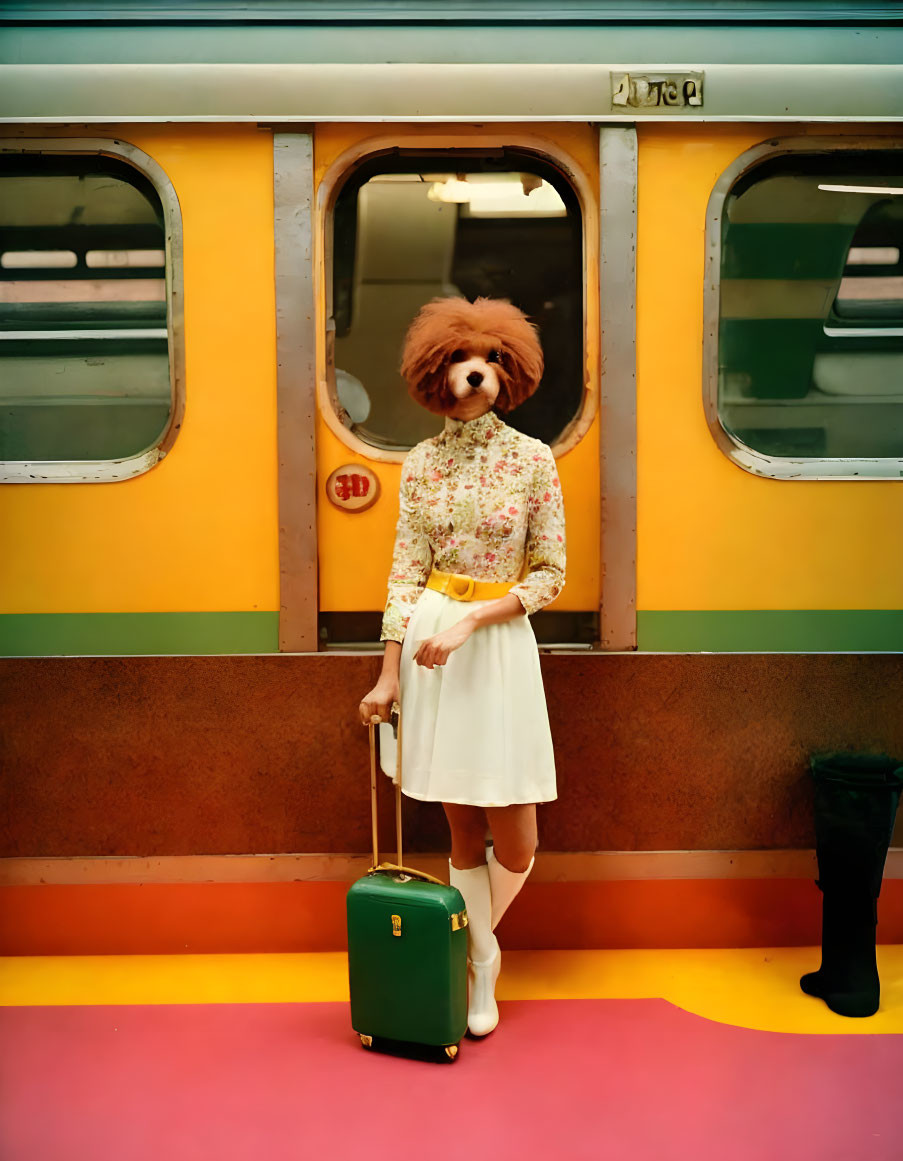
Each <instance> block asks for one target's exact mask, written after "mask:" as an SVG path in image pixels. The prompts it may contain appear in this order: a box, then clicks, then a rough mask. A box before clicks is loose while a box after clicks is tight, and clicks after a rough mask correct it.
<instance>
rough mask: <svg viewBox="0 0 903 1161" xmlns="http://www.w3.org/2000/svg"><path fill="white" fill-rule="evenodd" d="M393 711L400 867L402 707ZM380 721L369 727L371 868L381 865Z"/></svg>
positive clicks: (399, 864)
mask: <svg viewBox="0 0 903 1161" xmlns="http://www.w3.org/2000/svg"><path fill="white" fill-rule="evenodd" d="M392 711H393V713H394V714H395V715H396V719H397V723H398V725H397V731H398V732H397V743H396V751H395V778H394V782H395V848H396V863H397V865H398V866H399V867H400V866H401V865H402V858H401V855H402V850H401V768H402V767H401V709H400V707H396V706H393V707H392ZM378 724H379V723H378V722H374V721H371V722H370V723H369V726H368V729H369V732H370V824H371V827H372V830H373V866H372V867H371V868H370V869H371V870H374V869H375V868H376V867H378V866H379V865H380V862H379V820H378V810H377V802H378V785H379V776H380V768H379V741H378V739H379V731H378V729H377V726H378Z"/></svg>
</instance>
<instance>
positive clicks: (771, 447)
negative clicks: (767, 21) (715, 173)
mask: <svg viewBox="0 0 903 1161" xmlns="http://www.w3.org/2000/svg"><path fill="white" fill-rule="evenodd" d="M715 217H716V218H718V219H720V220H717V221H716V220H714V219H713V216H712V214H711V207H710V222H709V226H710V232H711V231H713V230H715V231H717V232H718V233H719V234H720V282H719V283H718V285H717V293H718V331H717V333H718V362H717V420H718V423H719V424H720V427H721V428H722V430H723V431H724V432H725V433H726V434H727V436H728V437H729V439H730V441H731V443H732V445H733V447H732V448H729V449H728V450H729V454H732V456H733V458H735V459H737V460H738V462H740V463H741V464H743V466H746V467H749V468H751V469H752V470H755V471H758V472H760V473H762V474H766V475H775V476H783V477H798V476H804V477H809V478H813V477H819V476H829V477H838V476H849V477H864V478H868V477H880V476H899V475H900V473H901V469H903V463H901V461H903V262H901V254H903V150H901V149H889V148H886V147H885V148H875V147H872V148H864V149H861V150H853V149H850V148H849V147H846V148H842V147H841V148H832V149H827V150H824V151H821V150H820V151H818V152H816V151H815V149H814V148H813V146H812V143H811V141H810V143H809V146H808V152H806V151H804V150H802V149H801V148H799V147H798V148H797V150H795V151H791V152H789V153H786V154H778V155H777V156H772V157H768V156H767V155H766V157H765V159H764V160H762V161H760V162H759V163H758V164H755V165H752V166H750V167H748V168H747V169H746V171H745V172H744V173H742V175H741V176H740V177H739V178H738V179H737V180H735V181H734V182H733V183H732V184H731V186H730V188H729V189H728V190H727V192H726V196H724V198H723V205H722V206H721V209H720V214H716V215H715ZM710 240H711V233H710Z"/></svg>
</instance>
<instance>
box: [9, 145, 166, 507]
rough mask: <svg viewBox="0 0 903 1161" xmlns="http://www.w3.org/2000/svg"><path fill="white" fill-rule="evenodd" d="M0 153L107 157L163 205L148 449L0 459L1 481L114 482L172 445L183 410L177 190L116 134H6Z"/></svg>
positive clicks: (136, 472)
mask: <svg viewBox="0 0 903 1161" xmlns="http://www.w3.org/2000/svg"><path fill="white" fill-rule="evenodd" d="M0 152H2V153H3V154H4V155H9V154H25V155H28V154H43V153H48V154H54V155H59V154H67V155H73V156H78V155H82V156H95V157H111V158H115V159H116V160H117V161H121V162H125V163H126V164H127V165H129V166H131V167H132V168H133V169H135V170H137V171H138V172H139V173H140V174H142V175H143V176H144V177H145V178H146V179H147V180H148V181H149V182H150V183H151V185H153V187H154V189H155V191H156V193H157V196H158V197H159V199H160V204H161V206H162V207H163V219H164V227H165V251H166V260H165V265H164V272H165V273H164V277H165V282H166V330H167V343H168V348H169V383H170V409H169V421H168V423H167V425H166V427H165V428H164V430H163V432H162V433H161V435H160V437H159V439H158V440H157V442H156V443H155V444H154V445H153V447H150V448H147V449H146V450H144V451H142V452H140V453H139V454H138V455H136V456H130V457H128V458H125V459H113V460H74V459H73V460H0V483H8V484H19V483H27V484H42V483H44V484H61V483H66V484H88V483H113V482H117V481H120V480H131V479H134V477H135V476H140V475H143V474H144V473H145V472H148V471H150V469H151V468H153V467H154V466H155V465H156V464H158V463H159V462H160V461H161V460H162V459H163V458H164V457H165V456H166V455H168V453H169V452H170V450H171V449H172V446H173V444H174V443H175V440H176V437H177V436H178V434H179V430H180V428H181V425H182V417H183V415H184V411H185V321H184V294H183V288H182V286H183V245H182V215H181V209H180V207H179V200H178V197H177V196H176V191H175V189H174V187H173V185H172V182H171V181H170V180H169V178H168V177H167V175H166V174H165V173H164V171H163V170H162V168H161V167H160V166H159V165H158V164H157V162H156V161H154V159H153V158H152V157H150V156H149V155H148V154H146V153H145V152H144V151H143V150H141V149H139V148H138V147H137V146H135V145H131V144H129V143H128V142H126V141H121V140H119V139H117V138H96V137H61V138H55V137H33V138H25V137H14V138H10V137H6V138H0Z"/></svg>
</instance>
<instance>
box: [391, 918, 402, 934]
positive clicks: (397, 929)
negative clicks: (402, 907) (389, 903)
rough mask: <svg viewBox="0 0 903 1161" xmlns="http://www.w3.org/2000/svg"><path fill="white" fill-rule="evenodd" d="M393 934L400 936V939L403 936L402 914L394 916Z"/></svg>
mask: <svg viewBox="0 0 903 1161" xmlns="http://www.w3.org/2000/svg"><path fill="white" fill-rule="evenodd" d="M392 934H393V935H397V936H398V937H399V939H400V938H401V916H400V915H393V916H392Z"/></svg>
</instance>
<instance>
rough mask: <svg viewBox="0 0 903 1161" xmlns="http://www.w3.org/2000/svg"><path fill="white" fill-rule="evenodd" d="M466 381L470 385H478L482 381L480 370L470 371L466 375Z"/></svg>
mask: <svg viewBox="0 0 903 1161" xmlns="http://www.w3.org/2000/svg"><path fill="white" fill-rule="evenodd" d="M467 382H468V383H469V384H470V385H471V387H479V385H480V384H481V383H482V382H483V373H482V371H471V372H470V374H469V375H468V376H467Z"/></svg>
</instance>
